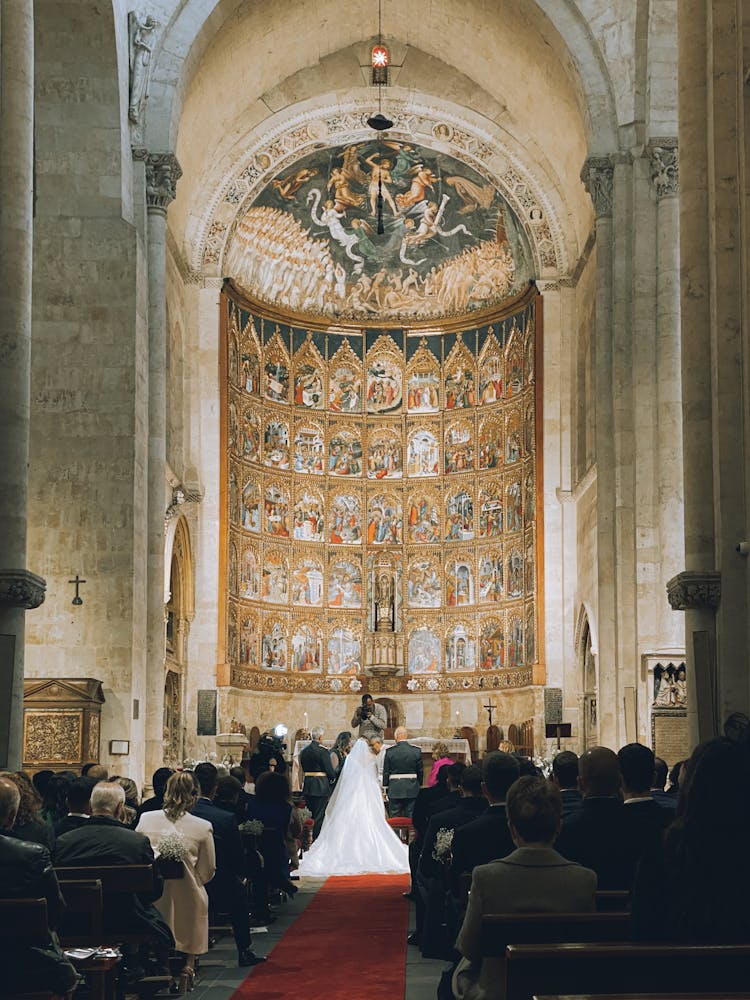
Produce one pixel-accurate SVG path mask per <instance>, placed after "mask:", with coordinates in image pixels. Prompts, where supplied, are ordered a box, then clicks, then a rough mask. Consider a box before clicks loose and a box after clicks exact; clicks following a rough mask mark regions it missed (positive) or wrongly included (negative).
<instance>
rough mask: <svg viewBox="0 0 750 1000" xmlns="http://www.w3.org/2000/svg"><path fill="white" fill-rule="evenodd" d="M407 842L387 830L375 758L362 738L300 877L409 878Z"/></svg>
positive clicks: (343, 775) (357, 743) (334, 795)
mask: <svg viewBox="0 0 750 1000" xmlns="http://www.w3.org/2000/svg"><path fill="white" fill-rule="evenodd" d="M408 871H409V851H408V848H407V846H406V844H404V843H402V842H401V840H399V838H398V835H397V834H396V833H394V831H393V830H392V829H391V828H390V826H388V823H387V821H386V818H385V809H384V807H383V795H382V792H381V790H380V782H379V781H378V763H377V754H376V752H375V750H374V749H373V748H372V747H371V746H370V744H369V743H368V742H367V740H366V739H364V738H363V737H360V739H358V740H357V742H356V743H355V744H354V746H353V748H352V750H351V753H350V754H349V756H348V757H347V758H346V764H345V765H344V767H343V768H342V770H341V776H340V778H339V780H338V783H337V784H336V787H335V789H334V790H333V795H332V796H331V798H330V800H329V802H328V808H327V809H326V814H325V819H324V820H323V827H322V829H321V831H320V836H319V837H318V839H317V840H316V841H315V843H314V844H313V845H312V847H311V848H310V850H309V851H308V852H307V854H305V856H304V857H303V859H302V861H301V862H300V867H299V874H300V875H312V876H323V875H364V874H367V873H370V872H375V873H381V874H386V873H391V872H393V873H398V874H405V873H406V872H408Z"/></svg>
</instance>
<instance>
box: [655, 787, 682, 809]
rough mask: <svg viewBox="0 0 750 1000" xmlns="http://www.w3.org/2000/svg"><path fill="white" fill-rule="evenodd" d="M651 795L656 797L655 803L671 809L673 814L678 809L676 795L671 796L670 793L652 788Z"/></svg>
mask: <svg viewBox="0 0 750 1000" xmlns="http://www.w3.org/2000/svg"><path fill="white" fill-rule="evenodd" d="M651 794H652V795H653V797H654V802H657V803H658V804H659V805H660V806H664V808H665V809H669V810H670V811H671V812H674V811H675V810H676V809H677V796H676V795H670V794H669V792H663V791H662V790H661V789H659V788H652V789H651Z"/></svg>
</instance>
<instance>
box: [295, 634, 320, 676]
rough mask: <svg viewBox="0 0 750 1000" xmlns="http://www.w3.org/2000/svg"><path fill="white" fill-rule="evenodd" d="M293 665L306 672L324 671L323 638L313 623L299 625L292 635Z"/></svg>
mask: <svg viewBox="0 0 750 1000" xmlns="http://www.w3.org/2000/svg"><path fill="white" fill-rule="evenodd" d="M291 666H292V670H299V671H301V672H302V673H306V674H319V673H322V671H323V639H322V638H321V635H320V633H319V632H318V631H316V630H315V629H313V627H312V626H311V625H298V626H297V628H296V630H295V632H294V634H293V635H292V663H291Z"/></svg>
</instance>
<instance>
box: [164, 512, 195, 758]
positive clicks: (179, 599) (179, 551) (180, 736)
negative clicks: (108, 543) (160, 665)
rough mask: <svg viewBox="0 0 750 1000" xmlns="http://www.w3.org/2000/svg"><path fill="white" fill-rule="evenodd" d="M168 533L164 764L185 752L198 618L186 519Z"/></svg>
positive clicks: (180, 517)
mask: <svg viewBox="0 0 750 1000" xmlns="http://www.w3.org/2000/svg"><path fill="white" fill-rule="evenodd" d="M172 524H174V528H173V529H172V530H171V531H168V535H167V539H168V547H167V552H166V558H165V568H167V572H168V573H169V581H168V596H167V601H166V659H165V673H164V709H163V726H162V728H163V740H164V761H165V763H167V764H169V765H175V764H179V763H180V762H181V761H182V757H183V749H184V745H183V744H184V727H183V717H184V692H185V689H186V677H187V669H188V655H187V654H188V646H187V640H188V634H189V629H190V622H192V620H193V618H194V617H195V575H194V569H193V556H192V549H191V546H190V531H189V528H188V524H187V521H186V520H185V518H184V517H183V516H179V517H177V518H176V519H175V520H174V521H173V522H171V523H170V528H171V525H172Z"/></svg>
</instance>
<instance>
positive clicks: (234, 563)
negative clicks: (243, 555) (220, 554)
mask: <svg viewBox="0 0 750 1000" xmlns="http://www.w3.org/2000/svg"><path fill="white" fill-rule="evenodd" d="M227 589H228V590H229V593H230V594H231V595H232V596H233V597H236V596H237V594H238V593H239V590H240V556H239V551H238V549H237V546H236V545H235V544H234V542H230V543H229V546H228V549H227Z"/></svg>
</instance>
